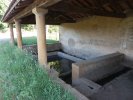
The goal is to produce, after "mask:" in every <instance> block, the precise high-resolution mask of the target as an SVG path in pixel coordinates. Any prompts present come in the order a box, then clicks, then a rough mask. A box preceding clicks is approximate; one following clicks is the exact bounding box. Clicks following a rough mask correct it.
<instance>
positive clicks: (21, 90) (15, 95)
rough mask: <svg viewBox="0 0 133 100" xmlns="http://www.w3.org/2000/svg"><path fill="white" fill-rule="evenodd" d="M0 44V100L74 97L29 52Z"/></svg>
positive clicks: (67, 98)
mask: <svg viewBox="0 0 133 100" xmlns="http://www.w3.org/2000/svg"><path fill="white" fill-rule="evenodd" d="M0 46H1V47H2V48H0V100H75V98H74V97H73V96H72V95H71V94H70V93H69V92H68V91H67V90H65V89H63V88H62V87H61V86H60V85H59V84H57V83H55V82H54V81H53V80H51V79H50V78H49V76H48V75H47V72H46V71H45V70H43V69H41V68H40V67H39V65H38V64H37V62H35V61H34V60H33V58H32V55H30V54H27V53H25V52H24V51H22V50H20V49H18V48H16V47H14V46H10V45H8V44H6V45H5V44H3V45H0Z"/></svg>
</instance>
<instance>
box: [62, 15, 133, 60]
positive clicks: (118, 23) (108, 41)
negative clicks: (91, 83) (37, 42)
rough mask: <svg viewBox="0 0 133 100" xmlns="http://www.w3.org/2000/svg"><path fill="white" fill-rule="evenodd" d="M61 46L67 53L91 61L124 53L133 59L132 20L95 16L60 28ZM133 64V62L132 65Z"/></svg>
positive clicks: (129, 18)
mask: <svg viewBox="0 0 133 100" xmlns="http://www.w3.org/2000/svg"><path fill="white" fill-rule="evenodd" d="M60 42H61V43H62V48H63V50H64V51H65V52H66V53H69V54H72V55H76V56H78V57H82V58H86V59H90V58H94V57H97V56H101V55H105V54H109V53H113V52H117V51H119V52H122V53H124V54H126V58H127V59H128V60H132V59H133V17H128V18H125V19H121V18H112V17H100V16H92V17H89V18H88V19H84V20H82V21H80V22H77V23H72V24H62V25H61V26H60ZM132 62H133V61H132Z"/></svg>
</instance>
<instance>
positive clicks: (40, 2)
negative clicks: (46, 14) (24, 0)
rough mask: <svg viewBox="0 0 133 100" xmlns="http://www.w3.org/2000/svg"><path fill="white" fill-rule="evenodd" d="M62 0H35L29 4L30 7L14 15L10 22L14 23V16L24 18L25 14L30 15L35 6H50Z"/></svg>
mask: <svg viewBox="0 0 133 100" xmlns="http://www.w3.org/2000/svg"><path fill="white" fill-rule="evenodd" d="M60 1H61V0H35V1H34V2H33V3H32V4H31V5H29V6H28V7H26V8H25V9H24V10H22V11H21V12H19V13H18V14H17V15H16V16H14V17H13V18H11V19H10V20H9V21H8V22H9V23H12V22H13V20H14V18H16V19H19V18H23V17H25V16H28V15H30V14H32V9H33V8H34V7H42V6H43V7H48V6H50V5H53V4H55V3H57V2H60Z"/></svg>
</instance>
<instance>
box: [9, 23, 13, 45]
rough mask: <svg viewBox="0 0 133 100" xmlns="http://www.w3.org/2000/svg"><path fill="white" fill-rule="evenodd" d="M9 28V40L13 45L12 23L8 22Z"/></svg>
mask: <svg viewBox="0 0 133 100" xmlns="http://www.w3.org/2000/svg"><path fill="white" fill-rule="evenodd" d="M9 28H10V42H11V44H13V45H14V32H13V24H9Z"/></svg>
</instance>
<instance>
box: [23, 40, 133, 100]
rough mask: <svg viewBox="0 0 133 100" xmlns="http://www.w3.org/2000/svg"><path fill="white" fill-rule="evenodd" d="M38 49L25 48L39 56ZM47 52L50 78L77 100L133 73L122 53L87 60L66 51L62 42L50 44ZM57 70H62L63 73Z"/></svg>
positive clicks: (33, 47) (82, 99)
mask: <svg viewBox="0 0 133 100" xmlns="http://www.w3.org/2000/svg"><path fill="white" fill-rule="evenodd" d="M36 48H37V46H36V45H33V46H24V47H23V49H24V50H26V51H28V52H31V53H32V54H33V55H35V56H36V57H37V49H36ZM47 52H48V62H49V67H50V68H51V69H50V70H49V71H48V72H49V75H50V76H51V77H52V78H53V79H54V80H55V81H57V82H58V83H59V84H61V85H62V86H63V87H65V88H68V89H69V91H71V92H72V94H74V95H75V96H76V97H77V100H89V99H90V98H91V97H93V96H94V95H95V94H97V92H98V91H100V90H101V89H102V88H104V86H105V85H106V84H108V83H110V82H112V81H113V80H114V79H115V78H117V77H119V76H121V75H123V74H124V73H126V72H128V71H130V70H131V68H129V65H128V64H125V63H124V61H125V55H124V54H122V53H119V52H116V53H112V54H108V55H104V56H99V57H96V58H93V59H89V60H84V59H81V58H78V57H75V56H72V55H69V54H66V53H64V52H62V50H61V44H60V43H57V44H53V45H47ZM36 59H37V58H36ZM55 62H56V63H55ZM56 64H57V65H56ZM59 65H60V66H59ZM55 67H60V68H61V69H60V71H58V70H57V69H56V68H55Z"/></svg>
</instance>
